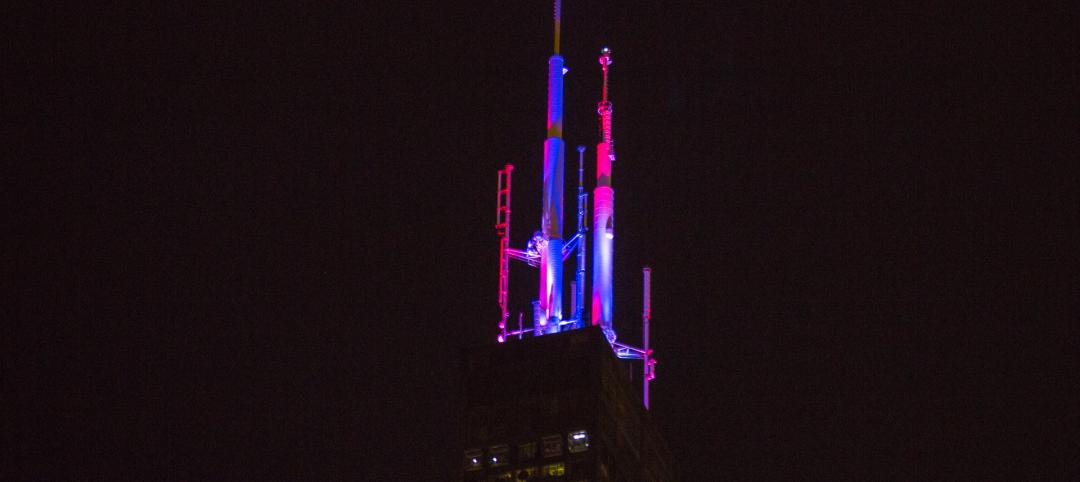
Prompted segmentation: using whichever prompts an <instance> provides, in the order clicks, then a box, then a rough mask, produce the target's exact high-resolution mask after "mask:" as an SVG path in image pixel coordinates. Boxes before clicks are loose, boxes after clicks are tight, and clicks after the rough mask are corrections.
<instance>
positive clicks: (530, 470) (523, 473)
mask: <svg viewBox="0 0 1080 482" xmlns="http://www.w3.org/2000/svg"><path fill="white" fill-rule="evenodd" d="M536 472H537V471H536V467H526V468H524V469H518V471H517V479H518V480H519V481H526V480H529V479H530V477H533V476H535V475H536Z"/></svg>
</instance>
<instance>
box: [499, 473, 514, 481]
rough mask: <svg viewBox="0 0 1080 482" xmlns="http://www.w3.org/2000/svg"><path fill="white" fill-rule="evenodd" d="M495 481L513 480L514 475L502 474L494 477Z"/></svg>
mask: <svg viewBox="0 0 1080 482" xmlns="http://www.w3.org/2000/svg"><path fill="white" fill-rule="evenodd" d="M495 480H514V474H512V473H510V472H503V473H501V474H499V475H496V476H495Z"/></svg>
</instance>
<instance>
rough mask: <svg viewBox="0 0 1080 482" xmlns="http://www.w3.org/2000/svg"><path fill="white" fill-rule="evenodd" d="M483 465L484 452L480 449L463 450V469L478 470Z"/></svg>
mask: <svg viewBox="0 0 1080 482" xmlns="http://www.w3.org/2000/svg"><path fill="white" fill-rule="evenodd" d="M483 467H484V452H483V451H481V450H480V449H472V450H466V451H465V470H480V469H481V468H483Z"/></svg>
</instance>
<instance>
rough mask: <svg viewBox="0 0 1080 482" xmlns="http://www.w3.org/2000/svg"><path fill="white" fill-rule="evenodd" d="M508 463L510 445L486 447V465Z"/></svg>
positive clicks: (498, 465)
mask: <svg viewBox="0 0 1080 482" xmlns="http://www.w3.org/2000/svg"><path fill="white" fill-rule="evenodd" d="M508 463H510V447H509V446H506V445H496V446H494V447H488V465H490V466H492V467H502V466H504V465H506V464H508Z"/></svg>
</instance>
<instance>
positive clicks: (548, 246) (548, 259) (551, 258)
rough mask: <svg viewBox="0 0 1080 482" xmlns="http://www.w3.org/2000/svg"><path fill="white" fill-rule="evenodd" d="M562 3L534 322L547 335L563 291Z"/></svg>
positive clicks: (552, 70) (552, 61)
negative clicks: (560, 32) (535, 317)
mask: <svg viewBox="0 0 1080 482" xmlns="http://www.w3.org/2000/svg"><path fill="white" fill-rule="evenodd" d="M560 7H561V2H560V0H555V53H553V54H552V55H551V57H550V58H549V59H548V102H547V139H546V140H545V141H544V186H543V201H542V204H543V206H542V209H543V211H542V212H543V214H542V215H541V219H540V235H541V238H542V243H540V244H542V245H543V247H542V248H541V250H540V292H539V297H538V299H537V301H539V308H540V309H539V310H538V312H537V317H538V318H539V319H537V320H535V322H536V325H537V326H542V327H543V328H542V331H543V332H544V333H555V332H557V331H559V327H560V325H559V323H560V322H561V321H562V318H563V315H562V291H563V290H562V287H563V281H562V278H563V253H562V250H563V230H562V222H563V176H564V174H563V163H564V161H563V152H564V145H563V139H562V134H563V74H565V73H566V69H565V68H564V67H565V65H566V63H565V60H564V59H563V58H562V56H560V55H559V17H560V15H561V12H560V10H561V8H560Z"/></svg>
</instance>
